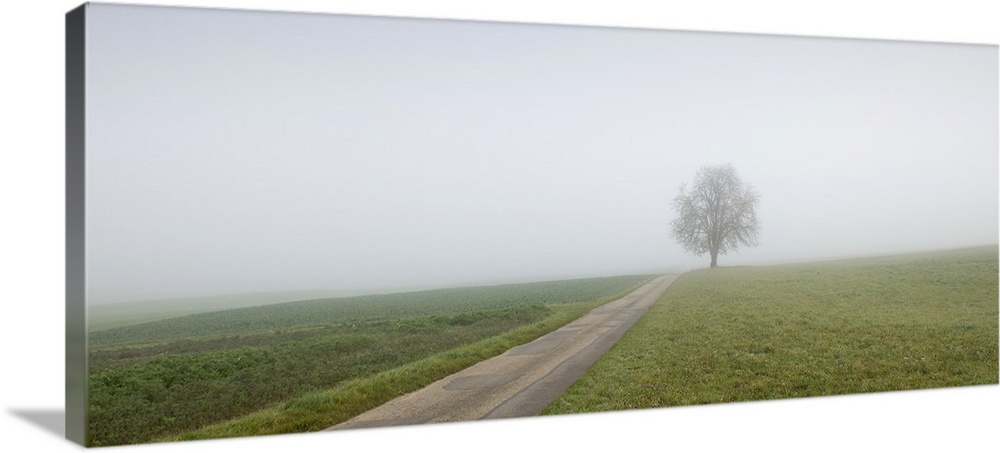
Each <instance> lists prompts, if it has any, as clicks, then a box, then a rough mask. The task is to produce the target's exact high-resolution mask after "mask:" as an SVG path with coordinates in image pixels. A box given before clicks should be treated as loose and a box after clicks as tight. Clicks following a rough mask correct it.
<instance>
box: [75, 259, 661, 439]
mask: <svg viewBox="0 0 1000 453" xmlns="http://www.w3.org/2000/svg"><path fill="white" fill-rule="evenodd" d="M649 278H650V277H649V276H625V277H609V278H596V279H581V280H568V281H556V282H543V283H528V284H519V285H500V286H487V287H476V288H453V289H442V290H432V291H419V292H411V293H399V294H386V295H373V296H357V297H346V298H336V299H321V300H309V301H300V302H290V303H283V304H275V305H266V306H259V307H247V308H240V309H233V310H225V311H218V312H212V313H202V314H194V315H189V316H182V317H176V318H171V319H164V320H160V321H155V322H150V323H145V324H139V325H131V326H124V327H119V328H111V329H106V330H100V331H96V332H91V334H90V336H89V348H90V363H89V366H90V385H89V389H90V395H89V397H90V413H89V416H90V419H89V426H90V439H89V442H88V443H89V445H92V446H101V445H118V444H128V443H142V442H148V441H155V440H158V439H165V438H192V437H225V436H227V435H253V434H266V433H274V432H295V431H304V430H307V429H317V428H319V427H322V426H323V425H322V424H323V423H326V424H327V425H326V426H329V425H332V424H333V423H334V422H336V421H342V420H343V419H344V417H349V416H351V415H356V414H357V413H360V412H361V411H363V410H366V409H368V408H371V407H374V405H377V404H379V403H381V402H384V401H385V400H386V398H391V397H392V396H394V395H395V394H398V392H405V391H407V389H408V388H409V389H410V390H415V389H416V388H419V386H422V385H426V384H427V383H429V382H432V381H433V380H436V379H438V378H441V377H444V376H446V375H447V374H450V373H451V372H454V371H458V370H459V369H461V368H464V367H466V366H469V365H471V364H473V363H475V362H477V361H479V360H484V359H485V358H488V357H489V356H490V355H496V354H499V353H502V352H503V351H504V350H506V349H507V348H509V347H512V346H514V345H516V344H520V343H522V342H526V341H530V340H531V339H534V338H537V337H538V336H541V335H543V334H545V333H547V332H548V331H551V330H554V329H555V328H557V327H559V326H560V325H562V324H565V323H566V322H569V321H572V320H573V319H575V318H576V317H578V316H580V315H582V314H583V313H584V312H585V311H586V310H588V309H590V308H593V307H594V306H596V305H597V304H600V303H603V302H607V301H610V300H613V299H615V298H617V297H620V296H622V295H624V294H625V293H627V292H629V291H631V290H632V289H634V288H636V287H638V286H639V285H641V284H642V283H644V282H646V281H648V280H649ZM379 376H381V377H379ZM373 377H374V378H373ZM365 379H369V381H366V380H365ZM369 382H375V383H378V385H382V386H383V387H382V388H380V389H379V390H378V391H372V390H371V389H370V388H369V387H364V386H365V385H371V384H370V383H369ZM343 383H350V386H349V387H350V388H351V389H353V388H369V390H361V391H353V390H350V389H348V391H346V392H344V391H340V390H338V389H339V388H340V387H338V386H339V385H341V384H343ZM359 385H360V386H361V387H358V386H359ZM411 387H412V388H411ZM330 391H333V392H334V393H335V394H336V395H335V397H336V398H337V401H338V403H336V404H333V405H328V406H323V409H321V411H322V412H324V413H321V414H318V415H317V416H316V417H312V415H310V417H312V418H310V419H309V420H303V419H302V416H303V411H302V410H301V408H300V406H301V405H302V404H310V403H309V402H310V401H315V400H316V398H317V396H316V395H322V394H323V393H322V392H330ZM316 392H321V393H316ZM345 394H346V396H345ZM310 395H311V396H310ZM303 398H305V400H303ZM303 401H305V402H303ZM341 401H346V402H341ZM283 402H285V403H286V404H285V405H284V406H278V405H280V404H281V403H283ZM289 404H291V406H288V405H289ZM275 407H278V408H280V407H291V408H292V409H291V410H289V411H277V412H275V411H271V412H270V414H272V415H269V417H270V418H268V419H267V421H266V422H263V423H256V424H253V423H251V424H249V425H248V424H246V423H241V424H239V425H240V428H239V429H243V430H245V431H241V432H239V434H231V433H232V432H233V431H232V428H225V429H224V430H222V431H212V430H209V431H201V434H185V433H189V432H191V431H193V430H197V429H199V428H203V427H206V426H208V425H213V424H220V423H224V422H226V421H227V420H230V419H234V418H237V417H241V416H247V415H248V414H251V413H254V412H255V411H262V410H266V409H268V408H275ZM274 414H276V415H274ZM247 426H249V427H247ZM205 433H209V434H205Z"/></svg>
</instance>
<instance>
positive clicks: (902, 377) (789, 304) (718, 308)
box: [543, 246, 998, 414]
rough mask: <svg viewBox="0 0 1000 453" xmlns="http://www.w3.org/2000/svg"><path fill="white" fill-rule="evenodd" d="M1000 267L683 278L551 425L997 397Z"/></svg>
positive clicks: (991, 252) (986, 262) (765, 270)
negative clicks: (686, 409) (821, 399)
mask: <svg viewBox="0 0 1000 453" xmlns="http://www.w3.org/2000/svg"><path fill="white" fill-rule="evenodd" d="M997 259H998V254H997V247H996V246H990V247H982V248H974V249H964V250H958V251H950V252H931V253H920V254H908V255H899V256H892V257H884V258H867V259H854V260H843V261H830V262H818V263H811V264H800V265H784V266H768V267H733V268H717V269H707V270H699V271H694V272H689V273H686V274H684V275H682V276H680V277H679V278H678V279H677V280H676V281H675V282H674V283H673V285H672V286H671V287H670V288H669V289H668V290H667V292H666V293H665V294H664V296H663V297H662V298H661V299H660V300H659V301H658V302H657V303H656V304H654V306H653V307H652V308H651V309H650V311H649V312H648V313H647V314H646V315H645V316H644V317H643V318H642V319H640V321H639V322H638V323H637V324H636V325H635V326H634V327H633V328H632V329H631V330H630V331H629V332H627V333H626V335H625V336H624V337H623V338H622V339H621V340H620V341H619V342H618V343H617V344H616V345H615V346H614V347H613V348H612V349H611V351H609V352H608V354H606V355H605V356H604V357H602V358H601V359H600V360H598V362H597V363H595V365H594V366H593V367H592V368H591V370H589V371H588V373H586V374H585V375H584V376H583V377H581V378H580V379H579V380H578V381H577V382H576V383H575V384H574V385H573V386H572V387H571V388H570V389H569V390H568V391H567V392H566V393H564V394H563V395H562V396H561V397H560V398H558V399H557V400H556V401H554V402H553V403H552V404H551V405H550V406H549V407H548V408H547V409H546V410H545V411H544V412H543V414H562V413H581V412H596V411H611V410H624V409H635V408H652V407H667V406H682V405H694V404H708V403H723V402H735V401H753V400H769V399H778V398H798V397H808V396H819V395H836V394H851V393H866V392H884V391H894V390H907V389H924V388H938V387H952V386H969V385H983V384H997V382H998V367H997V363H998V350H997V344H998V331H997V326H998V315H997V306H998V289H997V278H998V269H997Z"/></svg>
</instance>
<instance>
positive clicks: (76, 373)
mask: <svg viewBox="0 0 1000 453" xmlns="http://www.w3.org/2000/svg"><path fill="white" fill-rule="evenodd" d="M87 7H88V4H87V3H84V4H82V5H80V6H78V7H76V8H74V9H73V10H71V11H69V12H68V13H66V162H65V165H66V176H65V178H66V179H65V182H66V425H65V426H66V428H65V430H66V432H65V436H66V439H68V440H70V441H73V442H75V443H78V444H80V445H86V444H87V313H86V267H85V251H86V237H85V227H86V222H85V214H86V197H85V183H86V171H85V160H84V156H85V152H86V134H85V132H86V128H85V126H86V124H85V120H86V103H85V101H86V34H87V33H86V29H87V28H86V14H87Z"/></svg>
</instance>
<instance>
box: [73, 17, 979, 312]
mask: <svg viewBox="0 0 1000 453" xmlns="http://www.w3.org/2000/svg"><path fill="white" fill-rule="evenodd" d="M88 21H89V22H88V31H87V32H88V42H87V45H88V55H87V58H88V68H87V83H88V92H87V103H88V104H87V108H88V123H87V140H88V142H87V150H88V156H87V158H88V161H87V165H88V166H87V178H88V179H87V191H88V193H87V197H88V198H87V210H88V211H87V215H88V218H87V253H88V255H87V264H88V299H89V301H91V302H96V303H99V302H117V301H125V300H138V299H154V298H166V297H182V296H197V295H208V294H221V293H234V292H251V291H275V290H303V289H357V288H380V287H405V286H436V285H454V284H469V283H493V282H508V281H527V280H542V279H550V278H569V277H584V276H600V275H620V274H627V273H646V272H654V271H659V270H671V269H682V268H690V267H706V266H707V265H708V257H707V256H704V257H700V258H699V257H694V256H691V255H687V254H685V253H684V252H683V249H682V248H681V246H680V245H678V244H676V243H675V242H674V241H673V240H672V239H671V237H670V235H669V222H670V220H671V219H672V218H673V216H674V213H673V211H672V208H671V201H672V200H673V198H674V196H675V195H676V194H677V189H678V186H679V185H680V184H681V183H684V182H689V181H691V179H692V178H693V176H694V174H695V172H696V171H697V169H698V168H699V167H700V166H702V165H705V164H719V163H725V162H729V163H732V164H733V166H734V167H735V168H736V169H737V171H738V172H739V173H740V175H741V176H742V177H743V179H744V180H745V181H747V182H749V183H751V184H753V185H755V186H756V187H757V188H758V190H759V191H760V193H761V202H760V205H759V211H758V213H759V217H760V219H761V228H762V229H761V237H760V240H761V245H760V246H759V247H757V248H753V249H742V250H739V251H737V252H735V253H733V252H731V253H730V254H728V255H724V256H722V257H720V258H719V263H720V265H723V266H725V265H735V264H766V263H772V262H781V261H800V260H810V259H817V258H827V257H838V256H846V255H858V254H879V253H891V252H896V251H909V250H921V249H933V248H946V247H957V246H965V245H978V244H992V243H997V242H998V220H997V219H998V176H997V175H998V126H997V125H998V106H997V98H998V92H997V78H998V77H997V71H998V59H997V55H998V54H997V47H996V46H982V45H955V44H928V43H905V42H882V41H866V40H845V39H819V38H792V37H774V36H753V35H739V34H710V33H692V32H667V31H651V30H625V29H610V28H589V27H566V26H560V27H549V26H535V25H514V24H498V23H485V22H456V21H431V20H407V19H382V18H363V17H346V16H330V15H308V14H275V13H268V14H265V13H253V12H240V11H221V10H208V9H180V8H159V7H134V6H120V5H116V6H112V5H101V4H91V5H90V9H89V11H88Z"/></svg>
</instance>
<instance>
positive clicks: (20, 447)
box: [0, 0, 1000, 452]
mask: <svg viewBox="0 0 1000 453" xmlns="http://www.w3.org/2000/svg"><path fill="white" fill-rule="evenodd" d="M119 3H139V2H119ZM992 3H993V2H989V1H963V0H950V1H872V0H869V1H855V0H850V1H848V0H840V1H813V2H795V1H776V0H775V1H752V2H751V1H747V2H740V1H736V0H734V1H719V0H716V1H701V2H697V6H692V5H685V6H680V5H676V4H674V3H671V2H662V1H661V2H639V1H630V0H615V1H605V2H592V1H575V2H573V1H551V0H534V1H522V0H506V1H493V0H489V1H484V0H480V1H474V2H469V1H464V2H463V1H444V0H441V1H428V0H424V1H410V2H406V1H372V0H369V1H328V2H319V1H285V2H276V1H221V0H220V1H184V2H166V1H165V2H163V4H175V5H181V6H217V7H228V8H251V9H270V10H285V11H304V12H331V13H357V14H374V15H394V16H413V17H437V18H456V19H478V20H504V21H520V22H533V23H563V24H583V25H612V26H628V27H649V28H669V29H682V30H704V31H738V32H759V33H773V34H794V35H813V36H838V37H861V38H884V39H905V40H919V41H946V42H964V43H988V44H994V45H995V44H997V43H998V42H1000V38H998V28H1000V27H997V26H996V24H997V23H998V20H997V19H998V18H1000V16H998V15H997V14H996V12H995V11H993V8H994V7H993V6H992ZM77 5H78V3H77V2H71V1H49V2H8V3H7V4H6V5H5V8H4V11H3V13H2V15H0V21H2V22H0V33H2V39H0V46H2V50H0V55H2V57H3V65H2V71H0V78H2V82H3V83H2V84H0V90H2V91H0V114H2V118H0V156H2V157H0V197H2V202H0V209H2V210H3V211H2V212H3V217H2V219H0V229H2V230H0V296H2V299H0V300H2V302H3V306H4V308H5V311H4V314H3V317H2V320H3V321H2V322H3V328H2V329H0V330H2V332H3V341H2V344H3V348H4V350H3V357H4V361H3V373H2V374H3V385H2V386H0V389H2V395H3V397H2V398H3V399H2V408H0V423H2V426H3V428H2V430H0V432H2V433H3V434H4V436H5V439H4V440H5V445H4V447H0V448H4V449H5V450H7V451H28V450H31V451H67V450H72V449H75V448H77V447H76V446H75V445H73V444H71V443H69V442H67V441H65V440H63V439H62V427H61V425H59V424H58V423H53V421H54V420H58V419H59V417H60V416H59V415H58V413H59V412H60V411H62V408H63V397H64V390H63V388H64V384H63V369H64V367H63V360H64V358H63V353H64V337H63V326H64V315H63V311H64V308H63V291H64V284H63V278H64V274H63V264H64V260H63V253H64V238H63V234H64V229H63V218H64V217H63V209H64V207H63V203H64V197H63V187H64V186H63V175H64V172H63V168H64V167H63V164H64V160H63V150H64V142H63V140H64V133H63V127H64V116H63V115H64V108H63V106H64V98H63V96H64V72H63V71H64V65H63V63H64V41H63V40H64V14H65V13H66V12H67V11H69V10H70V9H72V8H74V7H75V6H77ZM998 408H1000V387H998V386H989V387H978V388H963V389H945V390H929V391H918V392H897V393H889V394H881V395H874V396H873V395H868V396H847V397H828V398H813V399H807V400H794V401H782V402H765V403H749V404H731V405H725V406H701V407H689V408H673V409H661V410H647V411H633V412H626V413H618V414H613V415H585V416H574V417H545V418H534V419H530V420H517V421H501V422H479V423H469V424H452V425H439V426H432V427H419V428H413V427H407V428H396V429H379V430H362V431H354V432H344V433H336V434H304V435H287V436H272V437H265V438H253V439H237V440H224V441H207V442H187V443H181V444H169V445H150V446H136V447H120V448H115V451H134V450H139V451H165V450H169V451H220V450H221V451H228V450H237V449H238V450H241V451H275V450H278V449H289V450H303V449H304V450H306V451H309V450H313V449H316V450H320V449H323V450H340V451H394V450H406V451H412V450H416V451H435V452H448V451H508V450H512V449H513V450H529V451H542V450H552V451H566V450H583V451H603V450H609V449H613V450H640V449H641V450H645V449H656V450H668V451H669V450H674V449H676V450H682V451H690V450H695V451H705V450H707V451H715V450H730V449H741V450H746V449H749V450H751V451H758V450H759V451H765V450H766V451H775V450H778V451H800V450H805V451H844V450H854V451H857V450H860V451H882V450H890V451H898V450H904V449H905V450H910V451H914V450H915V451H970V450H977V451H981V450H990V449H992V448H995V447H996V439H995V434H994V432H995V430H996V427H997V426H1000V414H998ZM39 420H41V421H42V423H38V421H39ZM9 446H13V447H14V448H13V449H8V448H7V447H9Z"/></svg>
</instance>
